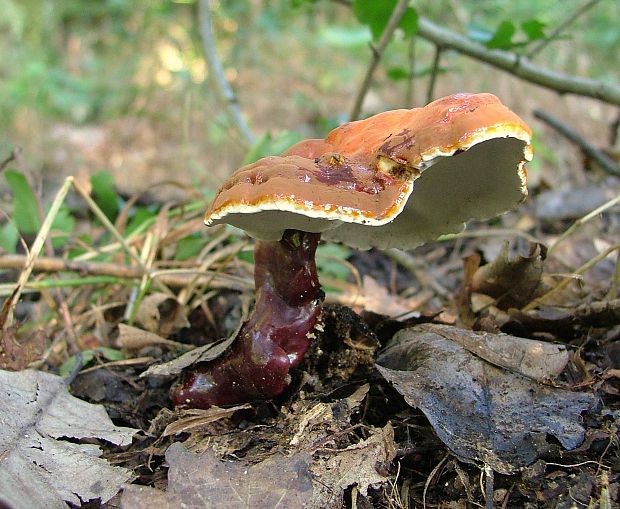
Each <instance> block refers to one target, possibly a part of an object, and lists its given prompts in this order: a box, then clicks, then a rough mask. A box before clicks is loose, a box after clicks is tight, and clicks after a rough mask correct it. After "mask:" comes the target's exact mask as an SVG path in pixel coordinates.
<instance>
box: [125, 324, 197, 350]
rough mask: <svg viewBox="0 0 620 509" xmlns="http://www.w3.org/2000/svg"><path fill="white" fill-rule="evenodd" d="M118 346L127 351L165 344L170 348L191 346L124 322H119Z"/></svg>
mask: <svg viewBox="0 0 620 509" xmlns="http://www.w3.org/2000/svg"><path fill="white" fill-rule="evenodd" d="M115 343H116V346H118V347H119V348H122V349H123V350H126V351H134V352H137V351H139V350H141V349H142V348H144V347H147V346H165V347H168V348H178V349H187V348H191V347H189V346H188V345H186V344H184V343H177V342H176V341H170V340H169V339H164V338H162V337H161V336H159V335H157V334H154V333H153V332H148V331H145V330H142V329H138V328H137V327H132V326H131V325H126V324H124V323H120V324H118V337H117V338H116V340H115Z"/></svg>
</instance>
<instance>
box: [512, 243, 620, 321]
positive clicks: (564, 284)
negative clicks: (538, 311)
mask: <svg viewBox="0 0 620 509" xmlns="http://www.w3.org/2000/svg"><path fill="white" fill-rule="evenodd" d="M618 249H620V242H618V243H617V244H614V245H613V246H611V247H608V248H607V249H605V250H604V251H602V252H600V253H599V254H598V255H596V256H595V257H594V258H592V259H590V260H588V261H587V262H586V263H584V264H583V265H582V266H581V267H579V268H578V269H577V270H575V271H574V272H573V273H572V274H571V276H573V277H574V276H581V275H582V274H584V273H586V272H587V271H589V270H590V269H591V268H592V267H594V266H595V265H596V264H598V263H599V262H601V261H602V260H604V259H605V258H607V257H608V256H609V255H610V254H611V253H613V252H614V251H617V250H618ZM573 277H567V278H565V279H563V280H562V281H560V282H559V283H558V284H557V285H556V286H554V287H553V288H552V289H551V290H549V291H548V292H547V293H545V294H544V295H542V296H541V297H538V298H537V299H534V300H533V301H532V302H530V303H529V304H528V305H527V306H525V307H524V308H523V309H522V310H521V311H523V312H524V313H525V312H527V311H530V310H532V309H533V308H534V307H536V305H537V304H539V303H541V302H543V301H545V300H547V299H548V298H549V297H551V296H552V295H555V294H556V293H557V292H559V291H560V290H562V289H564V288H566V287H567V286H568V285H569V284H570V283H571V282H572V281H573Z"/></svg>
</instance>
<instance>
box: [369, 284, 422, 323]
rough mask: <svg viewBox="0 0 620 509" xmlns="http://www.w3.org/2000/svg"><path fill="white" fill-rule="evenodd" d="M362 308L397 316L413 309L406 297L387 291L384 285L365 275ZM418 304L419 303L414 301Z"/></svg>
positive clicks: (380, 313) (413, 306)
mask: <svg viewBox="0 0 620 509" xmlns="http://www.w3.org/2000/svg"><path fill="white" fill-rule="evenodd" d="M363 282H364V310H365V311H370V312H372V313H377V314H378V315H383V316H389V317H393V316H399V315H404V314H406V313H410V312H411V311H413V310H414V309H415V305H411V304H410V303H409V302H408V300H407V299H404V298H403V297H400V296H399V295H393V294H391V293H390V292H388V290H387V288H385V286H382V285H380V284H379V283H377V281H376V280H375V279H374V278H372V277H370V276H368V275H365V276H364V279H363ZM416 304H419V303H416Z"/></svg>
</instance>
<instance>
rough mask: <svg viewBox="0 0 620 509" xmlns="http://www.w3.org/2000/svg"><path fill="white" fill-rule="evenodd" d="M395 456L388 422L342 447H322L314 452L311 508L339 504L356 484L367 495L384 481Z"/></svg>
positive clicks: (392, 431) (391, 430) (391, 429)
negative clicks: (366, 436)
mask: <svg viewBox="0 0 620 509" xmlns="http://www.w3.org/2000/svg"><path fill="white" fill-rule="evenodd" d="M395 455H396V446H395V444H394V429H393V428H392V425H391V424H387V425H386V426H385V427H383V428H374V429H371V430H370V437H368V438H367V439H366V440H363V441H361V442H359V443H357V444H354V445H351V446H349V447H347V448H346V449H334V450H328V449H322V450H320V451H317V452H316V453H315V455H314V456H315V461H314V462H313V463H312V466H311V471H312V475H313V478H314V479H315V480H317V481H318V482H315V485H314V494H313V501H314V503H315V505H313V506H311V507H322V508H323V507H325V508H327V507H334V508H340V507H342V504H343V501H344V494H345V491H346V490H347V489H348V488H350V487H351V486H356V488H357V490H358V491H359V493H361V494H362V495H368V490H369V488H377V487H379V486H381V485H382V484H385V483H386V482H387V480H388V477H387V475H388V474H387V472H388V470H389V467H390V464H391V463H392V460H393V459H394V457H395Z"/></svg>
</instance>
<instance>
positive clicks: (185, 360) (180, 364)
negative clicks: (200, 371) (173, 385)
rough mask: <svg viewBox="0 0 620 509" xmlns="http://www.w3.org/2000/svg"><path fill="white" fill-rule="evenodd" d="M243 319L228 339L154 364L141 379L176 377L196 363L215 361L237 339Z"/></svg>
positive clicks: (142, 374)
mask: <svg viewBox="0 0 620 509" xmlns="http://www.w3.org/2000/svg"><path fill="white" fill-rule="evenodd" d="M243 318H244V319H243V320H241V322H240V323H239V325H238V326H237V328H236V329H235V330H234V331H233V333H232V334H231V335H230V337H228V338H226V339H223V340H221V341H216V342H214V343H209V344H208V345H204V346H199V347H198V348H194V349H193V350H190V351H189V352H187V353H184V354H183V355H181V356H180V357H177V358H176V359H173V360H171V361H170V362H164V363H162V364H156V365H154V366H151V367H150V368H149V369H147V370H146V371H145V372H144V373H141V374H140V376H141V377H145V376H173V375H178V374H180V373H181V371H183V370H184V369H185V368H188V367H189V366H192V365H193V364H196V363H197V362H208V361H212V360H214V359H217V358H218V357H219V356H220V355H222V354H223V353H224V352H225V351H226V350H227V349H228V347H229V346H230V345H232V343H233V342H234V341H235V339H237V335H238V334H239V331H240V330H241V327H243V323H244V322H245V316H244V317H243Z"/></svg>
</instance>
